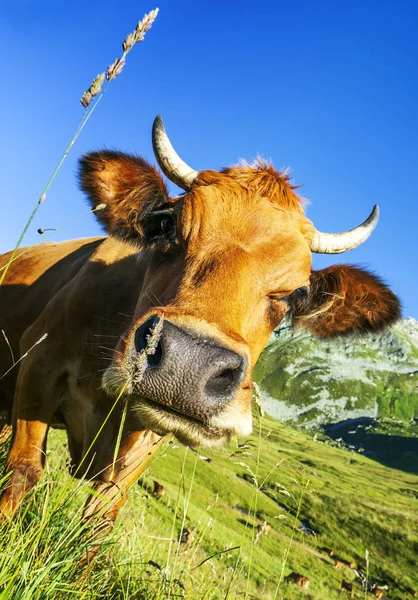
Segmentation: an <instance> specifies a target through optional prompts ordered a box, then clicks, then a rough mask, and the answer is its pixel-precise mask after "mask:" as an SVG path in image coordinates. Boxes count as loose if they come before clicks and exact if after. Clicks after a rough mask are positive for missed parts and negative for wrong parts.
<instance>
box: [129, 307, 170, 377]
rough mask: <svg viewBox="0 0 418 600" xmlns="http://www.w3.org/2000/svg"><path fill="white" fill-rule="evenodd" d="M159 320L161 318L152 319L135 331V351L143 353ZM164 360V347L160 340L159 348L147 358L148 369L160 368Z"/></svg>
mask: <svg viewBox="0 0 418 600" xmlns="http://www.w3.org/2000/svg"><path fill="white" fill-rule="evenodd" d="M159 320H160V319H159V317H150V318H149V319H147V320H146V321H145V323H142V325H140V327H138V329H137V330H136V331H135V338H134V344H135V350H136V351H137V352H138V353H142V352H143V351H144V350H145V348H146V347H147V345H148V341H149V338H150V336H151V334H152V332H153V331H154V329H155V326H156V325H157V324H158V322H159ZM162 358H163V346H162V343H161V338H160V340H159V341H158V344H157V346H156V347H155V349H154V352H153V353H152V354H149V355H148V357H147V362H148V367H151V368H155V367H158V365H159V364H160V362H161V360H162Z"/></svg>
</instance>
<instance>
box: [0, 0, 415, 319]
mask: <svg viewBox="0 0 418 600" xmlns="http://www.w3.org/2000/svg"><path fill="white" fill-rule="evenodd" d="M155 1H156V4H154V0H146V1H132V0H127V1H125V2H122V1H120V2H118V3H116V2H114V1H112V2H110V1H107V0H102V1H98V0H90V1H88V2H86V1H85V0H83V1H80V0H72V1H71V2H69V1H67V2H57V1H56V0H53V1H52V0H49V1H47V0H36V1H35V0H0V55H1V56H2V66H1V94H0V132H1V144H0V164H1V196H0V205H1V225H0V251H6V250H8V249H9V248H10V247H11V246H12V245H13V244H14V243H15V241H16V239H17V237H18V235H19V233H20V230H21V228H22V226H23V224H24V221H25V219H26V217H27V216H28V214H29V213H30V211H31V209H32V206H33V205H34V203H35V202H36V199H37V197H38V196H39V194H40V192H41V190H42V189H43V187H44V185H45V183H46V181H47V180H48V178H49V175H50V173H51V171H52V170H53V168H54V166H55V163H56V162H57V160H58V158H59V156H60V155H61V153H62V151H63V149H64V148H65V146H66V144H67V142H68V141H69V139H70V138H71V136H72V132H73V130H74V128H75V126H76V124H77V123H78V121H79V118H80V116H81V113H82V110H83V109H82V107H81V104H80V103H79V98H80V96H81V94H82V92H83V91H84V90H85V89H86V88H87V87H88V86H89V84H90V82H91V80H92V78H93V77H94V76H95V75H96V74H97V73H99V72H100V71H103V70H104V69H105V68H106V66H107V65H108V64H110V63H111V62H112V61H113V60H114V59H115V58H116V57H117V56H119V55H120V44H121V42H122V40H123V39H124V38H125V36H126V34H127V33H128V32H130V31H131V30H132V29H134V27H135V25H136V23H137V21H138V20H139V19H140V18H142V16H143V15H144V13H145V12H148V11H149V10H151V9H152V8H154V7H155V6H156V5H157V6H159V8H160V14H159V16H158V18H157V20H156V22H155V24H154V26H153V28H152V30H151V31H150V32H149V33H148V35H147V37H146V39H145V41H144V43H142V44H140V45H138V46H137V47H135V48H134V50H133V51H132V53H131V54H130V55H129V57H128V62H127V65H126V68H125V70H124V72H123V74H122V75H121V76H120V77H119V78H118V79H117V80H116V81H114V82H113V83H112V85H111V86H110V88H109V91H108V92H107V94H106V95H105V97H104V98H103V100H102V103H101V104H100V106H99V108H98V110H97V112H96V113H95V114H94V116H93V117H92V119H91V121H90V123H89V124H88V125H87V128H86V129H85V131H84V132H83V134H82V136H81V137H80V139H79V140H78V142H77V143H76V145H75V146H74V148H73V150H72V152H71V154H70V157H69V158H68V160H67V162H66V163H65V166H64V168H63V169H62V171H61V172H60V174H59V176H58V177H57V179H56V181H55V183H54V184H53V187H52V188H51V191H50V194H49V196H48V199H47V200H46V202H45V203H44V205H43V206H42V208H41V210H40V211H39V212H38V216H37V218H36V220H35V222H34V225H33V227H32V228H31V230H30V232H29V233H28V235H27V238H26V240H25V242H26V244H27V243H34V242H37V241H42V240H43V238H42V237H41V236H39V235H38V234H37V233H36V230H37V228H38V227H44V228H46V227H59V226H60V225H62V224H63V223H65V222H66V221H69V220H70V219H72V218H74V217H76V216H77V215H79V214H82V213H83V212H84V211H85V210H86V208H85V207H86V205H85V203H84V201H83V198H82V195H81V193H80V192H79V190H78V188H77V185H76V182H75V177H74V173H75V171H76V164H77V159H78V157H79V156H80V155H81V154H82V153H83V152H85V151H88V150H93V149H98V148H102V147H104V146H106V147H108V148H117V149H122V150H125V151H127V152H139V153H141V154H143V155H144V156H145V157H146V158H147V159H150V160H153V155H152V149H151V141H150V132H151V125H152V121H153V119H154V117H155V115H156V114H158V113H161V114H162V115H163V117H164V120H165V124H166V128H167V130H168V132H169V134H170V137H171V139H172V141H173V143H174V145H175V147H176V148H177V149H178V151H179V153H180V154H181V155H182V157H183V158H184V159H185V160H186V161H187V162H189V163H190V164H191V165H192V166H193V167H194V168H195V169H204V168H211V169H219V168H220V167H222V166H225V165H230V164H233V163H235V162H236V161H237V160H238V159H240V158H246V159H249V160H250V159H252V158H254V157H255V156H256V155H257V154H261V155H263V156H264V157H266V158H271V159H272V160H273V162H274V165H275V166H276V168H281V167H290V169H291V172H292V174H293V177H294V181H295V183H297V184H299V185H302V186H303V187H302V190H301V193H302V195H303V196H305V197H307V198H308V199H309V200H310V202H311V205H310V206H309V208H308V216H309V218H311V219H312V220H313V221H314V223H315V225H316V226H317V227H318V228H319V229H321V230H324V231H341V230H344V229H348V228H351V227H353V226H355V225H357V224H358V223H360V222H361V221H362V220H363V219H364V218H365V217H366V216H367V215H368V214H369V212H370V210H371V208H372V206H373V204H375V203H378V204H379V205H380V208H381V219H380V223H379V225H378V227H377V229H376V230H375V232H374V233H373V235H372V237H371V238H370V240H369V241H368V242H366V243H365V244H364V245H363V246H361V247H360V248H358V249H356V250H354V251H352V252H350V253H349V254H346V255H341V256H334V257H320V256H314V266H315V267H316V268H320V267H322V266H326V265H328V264H332V263H334V262H350V263H354V264H361V265H365V266H368V267H370V268H372V269H373V270H375V271H376V272H377V273H379V274H381V275H382V276H383V277H384V278H385V279H386V280H387V281H388V282H389V283H390V284H391V286H392V287H393V289H394V290H395V291H396V292H397V293H398V294H399V295H400V297H401V299H402V301H403V304H404V314H405V316H413V317H415V318H418V289H417V288H418V286H417V280H418V277H417V275H418V267H417V265H418V242H417V238H418V231H417V229H418V209H417V198H418V178H417V176H416V171H417V158H418V128H417V125H418V116H417V115H418V36H417V33H416V31H417V24H418V2H416V1H415V0H409V1H408V0H403V1H402V2H395V1H390V2H389V1H386V0H349V1H346V0H338V1H335V0H318V1H313V0H293V1H290V0H288V1H287V2H284V1H282V0H266V1H264V2H249V1H246V0H241V1H238V0H236V1H232V0H230V1H228V0H199V1H197V0H187V1H186V0H183V1H182V0H155ZM99 231H100V230H99V228H98V226H97V225H96V223H95V220H94V218H93V216H91V215H89V216H87V217H85V218H83V219H81V220H80V221H78V222H77V223H75V224H73V225H72V226H69V227H67V228H65V229H63V230H62V231H60V232H59V233H58V234H57V235H56V236H55V238H53V239H68V238H72V237H82V236H90V235H97V234H98V233H99Z"/></svg>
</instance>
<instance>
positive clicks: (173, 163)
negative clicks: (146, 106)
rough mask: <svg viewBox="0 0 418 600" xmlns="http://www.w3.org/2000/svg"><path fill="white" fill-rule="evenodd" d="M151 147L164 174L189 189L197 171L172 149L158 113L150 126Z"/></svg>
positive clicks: (197, 173) (184, 188) (183, 187)
mask: <svg viewBox="0 0 418 600" xmlns="http://www.w3.org/2000/svg"><path fill="white" fill-rule="evenodd" d="M152 147H153V149H154V154H155V158H156V159H157V162H158V164H159V165H160V167H161V170H162V171H163V173H164V175H166V177H168V179H170V181H172V182H173V183H175V184H176V185H178V186H179V187H181V188H182V189H183V190H186V191H188V190H190V188H191V187H192V183H193V181H194V180H195V179H196V177H197V176H198V175H199V171H195V170H194V169H192V168H191V167H189V165H187V164H186V163H185V162H184V161H183V160H181V158H180V156H179V155H178V154H177V152H176V151H175V150H174V148H173V146H172V145H171V142H170V140H169V139H168V136H167V134H166V132H165V129H164V123H163V120H162V118H161V116H160V115H158V116H157V117H156V118H155V121H154V125H153V126H152Z"/></svg>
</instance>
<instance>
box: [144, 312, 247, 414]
mask: <svg viewBox="0 0 418 600" xmlns="http://www.w3.org/2000/svg"><path fill="white" fill-rule="evenodd" d="M156 320H157V321H158V317H151V318H149V319H147V321H145V323H143V324H142V325H141V326H140V327H138V328H137V329H136V331H135V334H134V336H133V346H134V348H132V352H134V353H136V357H137V358H138V364H140V363H141V361H140V360H139V358H140V357H141V355H142V354H143V353H144V351H145V349H146V347H147V343H148V341H149V338H150V335H151V334H152V331H153V329H154V328H155V324H156ZM147 361H148V364H147V368H146V369H145V370H144V371H143V372H142V371H141V373H140V377H138V378H135V376H134V381H135V388H136V391H137V392H138V393H139V394H140V395H141V396H143V397H144V398H146V399H147V400H151V401H153V402H156V403H158V404H161V405H164V406H166V407H169V408H170V409H172V410H174V411H176V412H178V413H181V414H185V415H189V416H191V417H193V418H195V419H198V420H201V421H203V422H207V421H209V420H210V419H211V418H212V417H214V416H216V415H217V414H218V413H219V412H220V411H222V409H224V408H225V406H226V405H227V404H228V403H229V402H230V401H231V400H232V399H233V398H234V396H235V394H236V392H237V390H238V388H239V386H240V384H241V382H242V381H243V379H244V377H245V373H246V370H247V361H246V359H245V358H244V357H243V356H241V355H239V354H237V353H236V352H234V351H233V350H230V349H228V348H225V347H224V346H222V345H220V344H219V342H217V341H216V340H214V339H212V338H210V337H202V336H199V335H198V334H196V333H194V332H193V331H191V330H185V329H183V328H180V327H178V326H177V325H174V324H173V323H170V322H169V321H167V320H165V321H164V323H163V327H162V331H161V336H160V338H159V341H158V344H157V345H156V347H155V350H154V353H153V354H150V355H149V356H148V357H147ZM134 362H135V361H134Z"/></svg>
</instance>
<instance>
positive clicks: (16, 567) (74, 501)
mask: <svg viewBox="0 0 418 600" xmlns="http://www.w3.org/2000/svg"><path fill="white" fill-rule="evenodd" d="M64 445H65V441H64V437H63V434H62V433H61V432H53V433H52V435H51V444H50V450H49V452H48V464H49V468H48V472H47V473H45V477H44V478H43V480H42V482H41V484H40V485H39V486H38V488H37V489H36V491H35V493H32V495H31V497H30V498H29V499H28V501H27V502H26V503H25V512H24V513H23V515H21V518H20V519H18V520H17V521H15V522H14V523H13V524H8V525H3V527H2V528H1V529H0V599H6V598H10V599H13V600H17V599H25V600H29V599H31V600H35V599H38V598H39V599H42V600H43V599H46V598H57V599H58V598H71V597H75V598H111V599H115V600H116V599H121V598H129V599H132V598H135V599H138V600H139V599H151V598H152V599H154V598H190V599H191V598H193V599H198V598H202V599H203V598H206V599H212V598H213V599H218V598H219V599H221V598H230V599H232V598H234V599H235V598H237V599H238V598H286V599H289V600H292V599H294V598H311V599H312V600H313V599H315V600H324V599H330V600H332V599H337V598H341V583H342V581H343V580H346V581H348V582H350V581H353V580H354V578H355V573H354V571H353V569H350V568H349V567H348V566H346V565H340V566H341V567H342V568H341V569H337V568H335V566H334V562H335V560H336V559H338V560H341V561H344V562H345V563H349V562H351V561H353V562H356V563H357V564H358V566H359V569H360V570H361V571H363V572H364V573H365V574H366V573H367V564H366V553H368V563H369V566H368V577H369V580H370V581H372V580H376V581H377V582H378V583H380V584H386V585H388V586H389V591H388V592H387V597H389V598H392V599H394V598H409V597H412V596H410V594H409V592H408V588H409V587H415V588H416V587H418V581H417V577H418V575H417V570H416V558H417V553H418V539H417V532H418V510H417V508H418V477H417V476H416V475H414V474H411V473H407V472H404V471H400V470H395V469H390V468H388V467H385V466H382V465H380V464H379V463H377V462H375V461H372V460H371V459H369V458H367V457H365V456H364V455H362V454H358V453H355V452H350V451H348V450H347V449H342V448H337V447H333V446H331V445H329V444H325V443H324V442H323V441H320V440H319V439H317V440H315V439H312V437H309V436H308V435H307V434H305V433H303V432H300V431H296V430H293V429H291V428H289V427H287V426H285V425H283V424H280V423H278V422H276V421H274V420H272V419H270V418H268V417H264V418H263V419H262V420H261V422H258V421H257V422H256V424H255V433H254V435H253V436H252V437H251V438H250V439H248V440H246V441H244V442H242V443H240V445H239V446H238V445H237V444H235V445H234V446H233V447H231V448H224V449H222V450H218V451H216V452H210V453H208V452H205V455H204V457H203V458H205V459H210V462H209V461H208V460H204V459H203V458H202V455H200V454H199V453H194V452H191V451H190V450H185V449H184V448H183V447H180V446H179V445H178V444H177V443H176V442H175V441H174V442H172V443H171V444H167V445H166V446H165V448H164V450H163V451H162V452H161V453H160V455H159V456H158V457H157V459H156V460H155V461H154V462H153V463H152V465H151V467H150V468H149V469H148V471H147V473H146V475H145V477H144V479H143V481H142V485H137V486H136V487H135V489H133V490H132V491H131V493H130V497H129V500H128V503H127V505H126V506H125V508H124V509H123V511H122V513H121V515H120V518H119V520H118V523H117V526H116V527H115V530H114V532H113V534H112V536H111V537H110V539H109V540H108V541H107V543H106V544H105V546H104V548H103V552H102V554H101V557H100V558H99V559H98V560H97V562H96V564H95V565H94V568H93V569H92V570H91V571H90V573H89V574H88V576H87V577H84V578H81V577H80V571H79V569H78V567H77V562H78V560H79V558H80V557H81V556H82V555H83V550H84V548H85V541H83V536H84V535H85V534H84V533H83V532H82V531H80V530H79V528H78V527H77V522H78V520H79V516H80V513H81V509H82V504H83V502H84V499H85V494H86V491H85V489H84V488H85V487H86V485H85V484H78V485H77V484H76V483H75V482H73V481H72V480H70V479H69V478H68V477H67V475H66V474H65V472H64V469H65V466H64V463H65V459H66V454H65V448H64ZM399 464H400V465H401V463H399ZM154 480H157V481H159V482H160V483H162V484H163V485H164V486H165V495H164V496H163V498H162V499H159V500H158V499H157V498H155V497H154V495H153V493H152V488H153V481H154ZM264 520H266V521H267V523H268V524H269V525H270V526H271V530H270V531H269V533H268V534H265V533H261V534H260V535H259V536H258V539H257V541H256V543H254V541H255V538H256V534H257V530H256V527H257V525H261V524H262V522H263V521H264ZM182 530H183V543H181V542H179V541H178V540H179V536H180V534H181V532H182ZM327 548H328V549H332V550H333V552H334V554H333V556H332V558H331V557H330V556H329V551H328V550H327ZM150 561H151V562H150ZM203 561H205V562H203ZM291 571H297V572H298V573H301V574H302V575H306V576H308V577H309V578H310V580H311V584H310V587H309V589H308V590H302V589H301V588H300V587H298V586H297V585H295V584H293V583H289V582H286V581H285V577H286V576H287V575H288V574H289V573H290V572H291ZM355 590H356V591H355V594H356V595H355V597H357V598H366V597H370V598H371V597H372V596H371V595H370V594H366V593H365V592H364V590H362V589H361V586H360V585H358V587H356V588H355Z"/></svg>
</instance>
